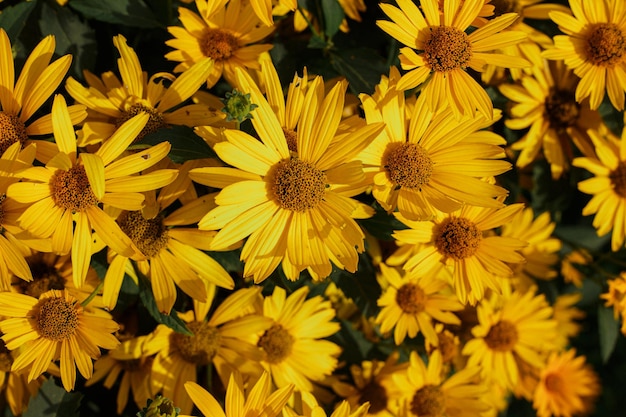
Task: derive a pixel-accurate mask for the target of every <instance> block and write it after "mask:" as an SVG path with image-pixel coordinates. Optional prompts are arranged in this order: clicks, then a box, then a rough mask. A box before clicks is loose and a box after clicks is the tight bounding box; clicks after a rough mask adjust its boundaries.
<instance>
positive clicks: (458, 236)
mask: <svg viewBox="0 0 626 417" xmlns="http://www.w3.org/2000/svg"><path fill="white" fill-rule="evenodd" d="M435 235H436V237H435V247H436V248H437V250H438V251H439V253H441V254H443V255H444V256H445V257H449V258H452V259H454V260H455V261H460V260H461V259H465V258H468V257H470V256H472V255H473V254H474V253H476V250H478V248H479V247H480V242H481V241H482V239H483V236H482V233H481V231H480V229H478V227H476V225H475V224H474V223H473V222H472V221H470V220H468V219H466V218H464V217H447V218H446V219H444V220H443V221H442V222H441V223H440V224H438V225H437V226H436V228H435Z"/></svg>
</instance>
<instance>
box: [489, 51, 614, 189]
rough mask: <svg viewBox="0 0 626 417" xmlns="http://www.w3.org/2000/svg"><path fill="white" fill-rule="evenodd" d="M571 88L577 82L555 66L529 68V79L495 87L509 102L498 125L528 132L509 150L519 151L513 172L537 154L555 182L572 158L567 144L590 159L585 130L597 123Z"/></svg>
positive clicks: (595, 115)
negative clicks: (507, 108)
mask: <svg viewBox="0 0 626 417" xmlns="http://www.w3.org/2000/svg"><path fill="white" fill-rule="evenodd" d="M577 84H578V77H576V76H575V75H574V73H572V72H571V71H570V70H568V69H566V68H565V66H564V65H563V64H562V63H561V62H550V63H546V64H545V66H544V67H543V69H535V70H534V71H533V75H532V76H531V75H526V76H524V77H522V78H521V80H520V82H519V84H501V85H500V86H499V87H498V88H499V89H500V92H501V93H502V94H503V95H504V96H505V97H506V98H508V99H509V100H511V102H512V103H511V104H512V106H511V107H510V109H509V114H510V117H509V118H508V119H506V120H505V122H504V124H505V125H506V126H507V127H508V128H509V129H513V130H523V129H528V132H527V133H526V134H525V135H524V136H523V137H522V138H521V139H520V140H518V141H517V142H515V143H513V145H512V146H511V149H513V150H517V151H521V152H520V154H519V156H518V157H517V161H516V165H517V166H518V167H519V168H524V167H526V166H528V165H529V164H530V163H532V162H533V161H535V160H536V159H538V157H539V156H540V155H543V156H544V157H545V159H546V160H547V161H548V163H549V164H550V171H551V172H552V178H554V179H558V178H560V177H561V175H562V174H563V172H565V171H567V170H568V169H569V165H570V162H571V161H572V159H573V158H574V156H575V152H574V149H573V148H572V145H571V143H572V142H573V143H574V145H576V148H577V149H578V150H579V151H580V152H582V154H583V155H593V153H594V149H593V145H592V144H591V139H590V138H589V135H588V134H587V130H588V129H597V128H598V127H600V126H601V125H602V118H601V117H600V114H599V113H598V112H597V111H595V110H591V109H590V108H589V102H588V101H587V100H585V101H583V102H581V103H578V102H577V101H576V98H575V97H574V89H575V87H576V85H577ZM542 151H543V152H542Z"/></svg>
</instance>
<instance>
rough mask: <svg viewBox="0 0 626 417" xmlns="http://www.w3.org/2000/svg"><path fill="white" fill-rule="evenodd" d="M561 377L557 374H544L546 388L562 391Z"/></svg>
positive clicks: (552, 390)
mask: <svg viewBox="0 0 626 417" xmlns="http://www.w3.org/2000/svg"><path fill="white" fill-rule="evenodd" d="M563 382H564V381H563V379H561V377H560V376H559V375H557V374H548V375H547V376H546V379H545V382H544V384H545V385H546V389H547V390H548V391H551V392H562V391H563V386H564V384H563Z"/></svg>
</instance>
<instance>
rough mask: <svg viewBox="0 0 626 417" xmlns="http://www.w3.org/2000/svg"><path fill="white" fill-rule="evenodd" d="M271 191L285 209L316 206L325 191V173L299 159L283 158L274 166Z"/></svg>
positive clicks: (301, 209)
mask: <svg viewBox="0 0 626 417" xmlns="http://www.w3.org/2000/svg"><path fill="white" fill-rule="evenodd" d="M272 192H273V193H274V196H275V197H276V200H277V201H278V205H280V206H281V207H282V208H284V209H286V210H292V211H300V212H302V211H306V210H309V209H312V208H314V207H316V206H317V205H318V204H319V203H320V202H321V201H322V200H324V194H325V192H326V174H324V172H322V171H320V170H319V169H317V168H315V167H314V166H313V165H311V164H309V163H308V162H304V161H302V160H301V159H298V158H293V159H285V160H283V161H280V162H279V163H278V164H276V165H275V166H274V177H273V181H272Z"/></svg>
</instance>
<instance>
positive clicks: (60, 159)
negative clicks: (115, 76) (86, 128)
mask: <svg viewBox="0 0 626 417" xmlns="http://www.w3.org/2000/svg"><path fill="white" fill-rule="evenodd" d="M52 116H53V117H52V125H53V131H54V139H55V141H56V143H57V145H58V147H59V152H58V153H57V154H56V155H55V156H54V157H52V159H50V161H49V162H48V163H47V164H46V166H45V167H40V166H37V167H32V168H29V169H26V170H24V171H22V172H21V174H20V176H21V177H22V178H23V180H22V182H19V183H16V184H11V185H10V186H9V188H8V190H7V196H8V197H10V198H13V199H14V200H15V201H17V202H19V203H25V204H29V207H28V208H27V209H25V210H24V211H23V213H22V214H21V216H20V217H19V219H18V220H19V225H20V227H22V228H24V229H26V230H27V231H29V232H31V233H32V234H33V235H35V236H37V237H41V238H48V237H51V238H52V250H53V252H55V253H59V254H66V253H69V252H70V250H71V257H72V266H73V269H72V277H73V281H74V286H75V287H76V288H80V287H82V285H83V284H84V282H85V277H86V275H87V271H88V269H89V263H90V260H91V255H92V242H93V238H92V229H93V230H95V231H96V233H97V234H98V236H99V238H101V239H102V241H103V242H104V243H105V244H106V245H107V246H109V247H110V248H112V249H113V250H115V251H116V252H118V253H120V254H124V255H126V256H132V255H134V254H135V250H134V249H133V247H132V241H131V240H130V238H129V237H128V236H126V235H125V234H124V232H122V230H121V229H120V228H119V226H118V225H117V224H116V223H115V221H114V220H113V219H112V218H111V217H110V216H109V215H108V214H106V213H105V212H104V210H103V209H102V208H101V206H100V205H101V204H104V205H110V206H113V207H117V208H121V209H126V210H139V209H141V207H142V205H143V201H144V196H143V194H141V192H142V191H147V190H151V189H154V188H159V187H162V186H164V185H165V184H168V183H170V182H171V181H173V180H174V178H175V177H176V174H177V171H176V170H158V171H154V172H151V173H149V174H145V175H141V176H131V175H132V174H135V173H137V172H139V171H141V170H143V169H146V168H148V167H150V166H152V165H154V164H155V163H157V162H158V161H159V160H160V159H162V158H164V157H165V156H166V155H167V152H168V150H169V148H170V146H169V143H167V142H163V143H161V144H159V145H156V146H153V147H150V148H148V149H146V150H144V151H141V152H138V153H135V154H133V155H130V156H126V157H124V158H120V159H118V157H119V156H120V155H121V154H122V153H123V152H124V151H125V150H126V147H127V146H128V145H129V144H130V143H131V142H132V140H133V139H134V138H135V137H136V136H137V134H138V133H139V132H140V131H141V129H142V128H143V127H144V125H145V124H146V122H147V121H148V115H147V114H145V113H144V114H140V115H137V116H135V117H134V118H132V119H130V120H128V121H127V122H125V123H124V124H123V125H121V126H120V127H119V129H118V130H117V131H116V132H115V133H114V134H113V136H111V138H110V139H109V140H108V141H107V142H106V143H105V144H104V145H103V146H102V147H100V148H99V149H98V150H97V151H96V152H95V153H93V154H92V153H85V152H81V153H78V152H77V144H76V136H75V133H74V127H73V126H72V122H71V119H70V117H69V112H68V110H67V106H66V104H65V99H64V98H63V96H61V95H57V96H56V97H55V99H54V103H53V105H52ZM163 151H164V152H163ZM74 223H76V225H75V227H74Z"/></svg>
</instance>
